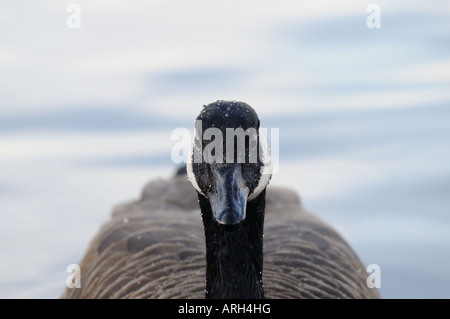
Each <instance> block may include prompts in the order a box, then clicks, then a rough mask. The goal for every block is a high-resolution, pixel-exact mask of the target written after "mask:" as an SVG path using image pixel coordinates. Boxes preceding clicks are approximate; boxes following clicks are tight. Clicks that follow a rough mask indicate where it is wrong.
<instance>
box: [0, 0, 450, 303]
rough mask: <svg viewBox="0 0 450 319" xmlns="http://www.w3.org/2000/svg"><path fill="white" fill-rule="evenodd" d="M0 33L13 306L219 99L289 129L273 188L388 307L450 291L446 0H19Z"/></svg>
mask: <svg viewBox="0 0 450 319" xmlns="http://www.w3.org/2000/svg"><path fill="white" fill-rule="evenodd" d="M71 3H75V4H77V5H78V8H79V9H80V11H79V14H80V15H79V17H80V20H79V22H80V25H79V26H80V28H76V27H75V28H72V27H71V26H73V22H74V21H76V20H73V19H72V18H73V17H72V16H71V15H72V14H75V13H76V12H75V13H74V11H71V10H69V12H68V11H67V9H68V6H69V4H71ZM370 4H377V5H378V6H379V8H380V16H379V18H380V21H381V24H380V28H369V27H368V25H367V22H366V20H367V18H368V17H369V16H370V15H371V12H367V11H366V9H367V7H368V6H369V5H370ZM68 19H69V20H68ZM68 21H69V22H68ZM70 21H71V22H70ZM71 23H72V24H71ZM0 26H1V29H0V212H1V213H0V260H1V261H2V262H1V263H0V297H1V298H58V297H59V295H60V294H61V292H62V291H63V289H64V288H65V282H66V278H67V276H68V275H69V273H67V272H66V267H67V266H68V265H70V264H74V263H75V264H76V263H78V262H79V261H80V259H81V257H82V255H83V253H84V251H85V249H86V247H87V245H88V244H89V242H90V240H91V239H92V237H93V236H94V234H95V233H96V232H97V231H98V229H99V227H100V226H101V225H102V224H103V223H104V222H105V221H106V220H107V219H108V218H109V215H110V212H111V209H112V207H113V206H114V205H116V204H118V203H121V202H123V201H126V200H131V199H135V198H137V197H139V194H140V191H141V189H142V187H143V186H144V185H145V183H147V182H148V181H149V180H151V179H155V178H166V177H170V176H171V175H172V174H173V173H174V170H175V168H176V166H177V164H176V163H174V162H173V161H172V159H171V150H172V148H173V147H174V146H175V145H176V143H177V141H176V140H172V139H171V133H172V131H173V130H174V129H176V128H182V127H184V128H187V129H189V130H192V126H193V122H194V118H195V117H196V116H197V114H198V113H199V111H200V110H201V107H202V105H203V104H206V103H209V102H213V101H215V100H217V99H231V100H241V101H245V102H247V103H249V104H250V105H252V106H253V107H254V108H255V109H256V111H257V112H258V114H259V116H260V120H261V125H262V126H263V127H265V128H268V129H269V131H270V128H277V129H279V141H276V140H275V141H274V140H272V141H271V142H272V143H274V142H275V143H276V142H279V143H277V145H278V147H279V152H278V155H279V163H278V164H279V165H278V171H277V172H276V174H274V176H273V178H272V181H271V183H272V184H274V185H286V186H290V187H292V188H294V189H296V190H297V191H298V193H299V194H300V196H301V198H302V202H303V205H304V207H305V208H306V209H307V210H309V211H311V212H313V213H315V214H317V215H318V216H320V217H321V218H323V219H324V220H326V221H327V222H328V223H330V224H332V225H333V226H334V227H335V228H336V229H337V230H338V231H339V232H341V234H342V235H343V236H344V237H345V238H346V239H347V240H348V241H349V243H350V244H351V245H352V246H353V247H354V248H355V250H356V251H357V253H358V254H359V255H360V257H361V258H362V260H363V262H364V263H365V264H366V265H370V264H376V265H379V267H380V271H381V273H380V282H379V283H380V284H381V288H380V292H381V294H382V296H383V297H385V298H449V297H450V288H449V287H450V275H449V274H448V273H449V272H448V269H449V267H450V248H449V247H450V209H449V207H450V164H449V163H450V7H449V6H448V4H447V3H446V1H433V2H432V3H427V2H423V1H406V0H405V1H396V2H395V4H394V3H392V2H388V1H341V0H338V1H323V0H320V1H315V2H314V4H312V3H310V1H279V2H277V3H276V4H275V2H266V1H258V2H257V1H249V2H245V3H244V2H242V1H235V0H233V1H228V2H227V3H222V4H217V3H214V4H213V3H212V2H208V1H197V2H195V3H188V2H181V1H169V2H156V1H155V2H152V1H148V2H142V1H127V2H125V1H95V2H92V1H87V0H83V1H77V2H74V1H56V0H54V1H43V2H33V3H31V2H26V3H22V2H21V3H19V2H12V1H11V2H4V3H2V4H0ZM269 142H270V139H269Z"/></svg>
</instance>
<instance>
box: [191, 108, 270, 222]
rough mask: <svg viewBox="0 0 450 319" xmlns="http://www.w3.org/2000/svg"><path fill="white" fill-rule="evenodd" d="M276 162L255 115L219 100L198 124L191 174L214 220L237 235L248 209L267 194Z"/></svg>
mask: <svg viewBox="0 0 450 319" xmlns="http://www.w3.org/2000/svg"><path fill="white" fill-rule="evenodd" d="M271 171H272V161H271V157H270V149H269V146H268V143H267V139H266V137H265V136H264V134H263V133H262V132H260V122H259V119H258V115H257V114H256V112H255V110H254V109H253V108H252V107H251V106H250V105H248V104H246V103H243V102H236V101H222V100H219V101H217V102H214V103H210V104H208V105H205V106H204V107H203V110H202V111H201V113H200V114H199V115H198V117H197V118H196V120H195V133H194V139H193V142H192V147H191V148H190V154H189V156H188V163H187V174H188V178H189V180H190V181H191V183H192V185H193V186H194V188H195V189H196V190H197V192H198V194H199V196H200V197H203V198H205V199H207V200H208V201H209V204H210V206H211V210H212V217H213V220H214V221H215V222H216V223H217V224H218V225H220V226H221V227H223V229H225V230H227V231H234V230H236V229H237V228H238V226H239V225H240V224H241V223H242V222H243V221H244V220H245V219H246V216H247V203H248V201H252V200H254V199H256V198H257V197H258V195H260V194H261V193H262V191H263V190H265V188H266V186H267V185H268V183H269V181H270V178H271Z"/></svg>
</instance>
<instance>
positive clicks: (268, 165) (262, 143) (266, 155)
mask: <svg viewBox="0 0 450 319" xmlns="http://www.w3.org/2000/svg"><path fill="white" fill-rule="evenodd" d="M259 159H260V161H261V163H262V166H261V177H260V179H259V181H258V186H256V187H255V189H254V190H253V193H251V194H250V196H248V200H252V199H254V198H255V197H256V196H258V195H259V194H260V193H261V192H262V191H263V190H264V189H265V188H266V186H267V185H268V184H269V181H270V178H271V177H272V156H271V155H270V147H269V143H268V142H267V138H266V135H265V134H264V132H263V131H262V130H259Z"/></svg>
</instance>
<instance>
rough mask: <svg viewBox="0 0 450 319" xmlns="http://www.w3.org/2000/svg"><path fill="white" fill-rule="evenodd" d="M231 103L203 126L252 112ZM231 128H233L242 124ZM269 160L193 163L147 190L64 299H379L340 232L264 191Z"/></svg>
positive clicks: (91, 253)
mask: <svg viewBox="0 0 450 319" xmlns="http://www.w3.org/2000/svg"><path fill="white" fill-rule="evenodd" d="M233 103H234V102H220V104H222V105H219V102H217V103H212V104H210V105H208V106H207V107H206V108H205V109H204V110H203V112H202V113H201V115H199V117H198V119H199V118H201V116H202V115H203V116H204V117H205V118H206V117H207V116H208V112H209V111H210V112H213V116H214V118H215V119H216V120H217V119H219V117H218V115H220V112H221V110H223V109H224V110H227V111H226V112H228V113H227V114H229V116H228V117H233V107H235V109H234V110H235V111H236V112H235V114H234V115H236V114H239V113H241V112H242V111H243V110H247V109H248V108H250V107H249V106H248V105H246V104H245V103H242V102H240V103H234V104H238V105H237V106H236V105H233ZM218 106H219V107H218ZM230 106H231V112H230V109H228V107H230ZM250 109H251V108H250ZM251 111H253V110H252V109H251ZM241 114H242V113H241ZM255 114H256V113H255ZM231 120H233V119H231ZM234 121H235V122H232V121H231V122H228V123H226V125H230V124H234V126H242V125H241V124H242V123H239V120H236V119H235V120H234ZM213 122H214V121H213ZM206 124H207V123H206ZM209 124H211V123H209ZM252 125H253V124H251V125H250V126H252ZM208 126H209V125H207V126H206V127H203V128H202V130H206V129H207V127H208ZM213 126H214V127H217V126H220V125H219V123H216V124H215V125H213ZM245 126H246V124H245V123H244V125H243V127H244V128H245ZM209 127H211V126H209ZM254 127H255V128H256V129H258V128H259V120H258V121H257V125H254ZM224 132H225V130H224ZM197 133H198V131H197ZM251 138H252V137H251V136H250V137H249V139H251ZM257 139H258V141H259V143H262V137H260V136H258V137H257ZM200 142H202V141H200ZM194 143H195V142H194ZM248 144H251V142H250V141H248V143H247V144H246V145H248ZM197 146H201V143H200V144H199V143H197ZM194 147H195V146H194ZM200 148H201V147H200ZM246 151H248V148H246ZM194 152H195V149H194ZM259 152H262V153H264V152H267V149H266V150H265V151H264V150H262V149H261V148H260V150H259ZM216 155H217V153H216ZM265 155H266V156H267V154H265ZM191 156H192V157H191V159H192V158H193V156H194V154H191ZM216 159H217V158H216ZM224 162H225V161H224ZM262 162H264V160H263V159H261V158H259V159H258V161H257V163H254V164H252V165H249V166H247V167H242V165H245V164H236V163H233V164H230V165H228V163H222V165H219V166H218V167H217V171H214V170H215V169H216V168H215V166H214V165H215V163H213V162H211V163H206V164H205V163H204V162H202V163H197V162H195V161H191V162H188V164H187V175H186V173H185V172H179V173H177V174H176V175H175V176H174V177H172V178H169V179H159V180H155V181H152V182H150V183H149V184H147V185H146V186H145V187H144V189H143V191H142V194H141V197H140V198H139V199H138V200H134V201H130V202H127V203H123V204H120V205H118V206H116V207H115V208H114V210H113V213H112V218H111V219H110V220H109V221H108V222H107V223H106V224H105V225H104V226H103V227H102V229H101V230H100V232H99V233H98V234H97V235H96V237H95V238H94V239H93V240H92V242H91V245H90V246H89V248H88V250H87V252H86V254H85V256H84V258H83V259H82V261H81V263H80V270H81V288H67V289H66V290H65V291H64V293H63V295H62V297H63V298H205V297H206V298H379V297H380V295H379V293H378V291H377V290H376V289H375V288H369V287H368V286H367V284H366V280H367V277H368V274H367V272H366V268H365V267H364V265H363V264H362V262H361V261H360V260H359V258H358V256H357V255H356V254H355V252H354V251H353V250H352V248H351V247H350V246H349V245H348V244H347V243H346V241H345V240H344V239H343V238H342V237H341V236H340V235H339V234H338V233H337V232H336V231H335V230H333V229H332V228H331V227H330V226H329V225H327V224H326V223H325V222H323V221H322V220H320V219H319V218H317V217H316V216H314V215H312V214H310V213H308V212H306V211H305V210H304V209H303V208H302V206H301V203H300V199H299V197H298V195H297V194H296V193H295V192H293V191H292V190H290V189H287V188H279V187H273V186H268V187H267V184H268V182H269V179H270V176H269V177H267V176H265V177H264V176H262V175H263V174H266V173H267V172H264V168H265V166H268V165H270V163H269V164H267V163H268V162H267V161H265V162H264V163H262ZM266 168H267V167H266ZM206 173H207V176H209V177H205V176H206V175H205V176H204V175H202V174H206ZM255 176H256V177H255ZM202 178H208V179H209V181H208V182H207V183H205V180H203V181H202ZM214 178H215V180H213V179H214ZM251 178H255V180H253V181H252V180H250V179H251ZM218 180H219V181H220V180H221V181H223V182H222V184H221V183H219V182H218ZM230 185H231V186H230ZM233 185H234V186H233ZM193 186H194V187H193ZM217 197H218V199H217Z"/></svg>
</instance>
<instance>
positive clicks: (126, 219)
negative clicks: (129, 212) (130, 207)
mask: <svg viewBox="0 0 450 319" xmlns="http://www.w3.org/2000/svg"><path fill="white" fill-rule="evenodd" d="M129 221H130V220H129V219H128V218H126V217H124V219H122V222H123V223H124V224H128V222H129Z"/></svg>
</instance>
